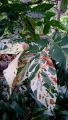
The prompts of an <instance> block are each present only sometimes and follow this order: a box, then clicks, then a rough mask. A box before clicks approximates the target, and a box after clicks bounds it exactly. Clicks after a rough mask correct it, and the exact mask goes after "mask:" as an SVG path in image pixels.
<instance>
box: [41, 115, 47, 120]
mask: <svg viewBox="0 0 68 120" xmlns="http://www.w3.org/2000/svg"><path fill="white" fill-rule="evenodd" d="M48 118H49V116H48V115H41V116H40V117H39V120H42V119H43V120H47V119H48Z"/></svg>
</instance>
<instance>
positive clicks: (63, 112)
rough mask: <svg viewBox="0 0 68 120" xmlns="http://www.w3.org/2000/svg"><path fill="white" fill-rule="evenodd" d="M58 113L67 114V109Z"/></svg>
mask: <svg viewBox="0 0 68 120" xmlns="http://www.w3.org/2000/svg"><path fill="white" fill-rule="evenodd" d="M60 114H64V115H68V111H60Z"/></svg>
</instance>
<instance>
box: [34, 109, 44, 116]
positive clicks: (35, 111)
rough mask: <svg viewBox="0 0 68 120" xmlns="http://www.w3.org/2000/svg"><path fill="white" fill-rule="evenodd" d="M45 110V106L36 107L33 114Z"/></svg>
mask: <svg viewBox="0 0 68 120" xmlns="http://www.w3.org/2000/svg"><path fill="white" fill-rule="evenodd" d="M43 110H45V108H34V110H33V111H32V114H33V115H34V114H36V113H38V112H41V111H43Z"/></svg>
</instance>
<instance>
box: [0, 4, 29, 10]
mask: <svg viewBox="0 0 68 120" xmlns="http://www.w3.org/2000/svg"><path fill="white" fill-rule="evenodd" d="M29 9H30V7H27V6H24V5H22V4H18V3H14V4H7V5H1V6H0V12H10V11H13V12H14V11H15V12H16V11H19V12H23V11H27V10H29Z"/></svg>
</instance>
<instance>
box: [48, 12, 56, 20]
mask: <svg viewBox="0 0 68 120" xmlns="http://www.w3.org/2000/svg"><path fill="white" fill-rule="evenodd" d="M53 16H55V13H54V12H50V11H47V12H46V17H48V18H49V19H50V18H51V17H53Z"/></svg>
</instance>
